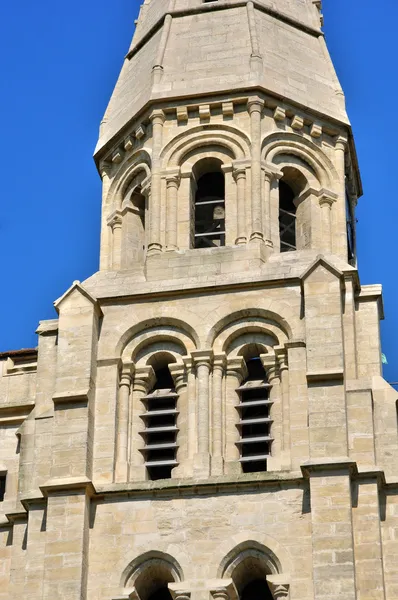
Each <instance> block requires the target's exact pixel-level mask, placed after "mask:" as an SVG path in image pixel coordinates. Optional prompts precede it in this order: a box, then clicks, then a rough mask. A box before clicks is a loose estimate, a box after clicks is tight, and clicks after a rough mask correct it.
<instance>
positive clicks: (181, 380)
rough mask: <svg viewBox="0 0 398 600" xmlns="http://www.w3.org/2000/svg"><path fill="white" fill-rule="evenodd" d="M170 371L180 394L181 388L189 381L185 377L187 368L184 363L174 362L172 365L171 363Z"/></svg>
mask: <svg viewBox="0 0 398 600" xmlns="http://www.w3.org/2000/svg"><path fill="white" fill-rule="evenodd" d="M169 371H170V375H171V376H172V378H173V381H174V385H175V389H176V392H177V394H178V393H179V390H181V388H182V387H184V386H185V385H186V383H187V382H186V378H185V375H186V369H185V367H184V365H181V364H177V363H172V364H171V365H169Z"/></svg>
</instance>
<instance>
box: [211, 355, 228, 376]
mask: <svg viewBox="0 0 398 600" xmlns="http://www.w3.org/2000/svg"><path fill="white" fill-rule="evenodd" d="M226 366H227V357H226V354H225V352H221V353H220V354H215V355H214V361H213V371H215V370H216V369H217V370H220V371H221V372H222V373H223V372H224V371H225V368H226Z"/></svg>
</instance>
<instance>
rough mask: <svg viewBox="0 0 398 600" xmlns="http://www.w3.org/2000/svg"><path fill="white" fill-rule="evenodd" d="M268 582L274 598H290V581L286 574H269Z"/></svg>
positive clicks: (281, 599)
mask: <svg viewBox="0 0 398 600" xmlns="http://www.w3.org/2000/svg"><path fill="white" fill-rule="evenodd" d="M267 583H268V586H269V589H270V591H271V594H272V596H273V598H274V600H289V596H290V581H288V580H287V579H286V575H268V576H267Z"/></svg>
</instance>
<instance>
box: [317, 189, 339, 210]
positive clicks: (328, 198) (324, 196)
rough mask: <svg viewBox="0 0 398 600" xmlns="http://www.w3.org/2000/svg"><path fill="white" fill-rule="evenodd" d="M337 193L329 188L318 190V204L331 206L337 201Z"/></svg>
mask: <svg viewBox="0 0 398 600" xmlns="http://www.w3.org/2000/svg"><path fill="white" fill-rule="evenodd" d="M337 197H338V196H337V194H335V193H334V192H331V191H329V190H325V189H322V190H320V192H319V206H328V207H329V208H332V206H333V204H334V203H335V202H337Z"/></svg>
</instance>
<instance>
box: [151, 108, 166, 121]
mask: <svg viewBox="0 0 398 600" xmlns="http://www.w3.org/2000/svg"><path fill="white" fill-rule="evenodd" d="M149 118H150V120H151V122H152V124H153V125H163V123H164V122H165V120H166V115H165V114H164V112H163V111H162V110H161V109H156V110H154V111H152V113H151V115H150V116H149Z"/></svg>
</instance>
